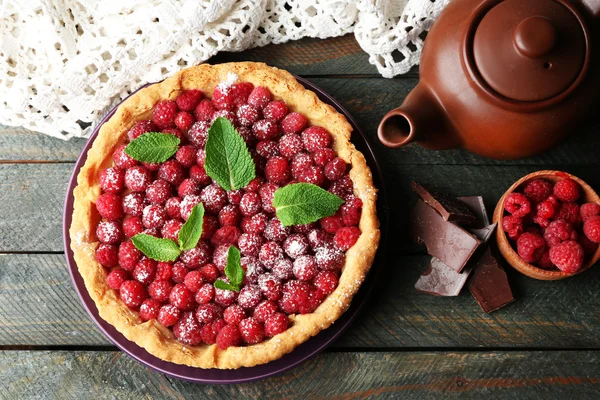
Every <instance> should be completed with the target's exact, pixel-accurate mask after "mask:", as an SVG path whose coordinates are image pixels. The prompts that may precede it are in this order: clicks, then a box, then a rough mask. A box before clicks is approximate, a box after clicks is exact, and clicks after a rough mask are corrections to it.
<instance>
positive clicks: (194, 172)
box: [190, 165, 212, 185]
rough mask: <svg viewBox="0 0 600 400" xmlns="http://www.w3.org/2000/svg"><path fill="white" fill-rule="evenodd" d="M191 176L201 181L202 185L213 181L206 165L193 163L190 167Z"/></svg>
mask: <svg viewBox="0 0 600 400" xmlns="http://www.w3.org/2000/svg"><path fill="white" fill-rule="evenodd" d="M190 178H192V179H193V180H195V181H197V182H199V183H200V184H201V185H208V184H209V183H211V182H212V180H211V178H210V176H208V174H207V173H206V171H205V170H204V167H201V166H199V165H192V166H191V167H190Z"/></svg>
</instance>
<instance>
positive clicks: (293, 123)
mask: <svg viewBox="0 0 600 400" xmlns="http://www.w3.org/2000/svg"><path fill="white" fill-rule="evenodd" d="M307 123H308V120H307V119H306V117H305V116H304V115H302V114H300V113H297V112H291V113H289V114H288V115H286V116H285V117H283V119H282V120H281V130H282V131H283V132H284V133H300V132H302V130H303V129H304V127H306V124H307Z"/></svg>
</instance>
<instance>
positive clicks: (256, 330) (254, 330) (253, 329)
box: [239, 317, 265, 344]
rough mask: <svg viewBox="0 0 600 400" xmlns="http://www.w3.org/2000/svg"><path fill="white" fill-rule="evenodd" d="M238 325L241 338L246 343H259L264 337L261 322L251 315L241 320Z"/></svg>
mask: <svg viewBox="0 0 600 400" xmlns="http://www.w3.org/2000/svg"><path fill="white" fill-rule="evenodd" d="M239 327H240V333H241V334H242V339H243V340H244V342H246V343H247V344H256V343H260V342H262V341H263V339H264V338H265V331H264V329H263V326H262V324H261V323H260V322H258V321H257V320H256V319H254V318H252V317H250V318H246V319H244V320H242V321H241V322H240V324H239Z"/></svg>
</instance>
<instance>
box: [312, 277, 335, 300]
mask: <svg viewBox="0 0 600 400" xmlns="http://www.w3.org/2000/svg"><path fill="white" fill-rule="evenodd" d="M338 283H339V279H338V276H337V274H336V273H335V272H333V271H319V272H318V273H317V276H315V279H314V280H313V285H315V287H316V288H317V289H318V290H320V291H321V292H323V293H324V294H325V295H327V296H328V295H330V294H331V293H333V291H334V290H335V288H337V286H338Z"/></svg>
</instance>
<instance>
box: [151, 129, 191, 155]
mask: <svg viewBox="0 0 600 400" xmlns="http://www.w3.org/2000/svg"><path fill="white" fill-rule="evenodd" d="M161 133H168V134H169V135H173V136H175V137H176V138H177V139H179V143H180V144H184V143H185V142H187V138H186V137H185V135H184V134H183V132H181V131H180V130H179V129H177V128H175V127H173V128H165V129H161ZM142 164H143V163H142Z"/></svg>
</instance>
